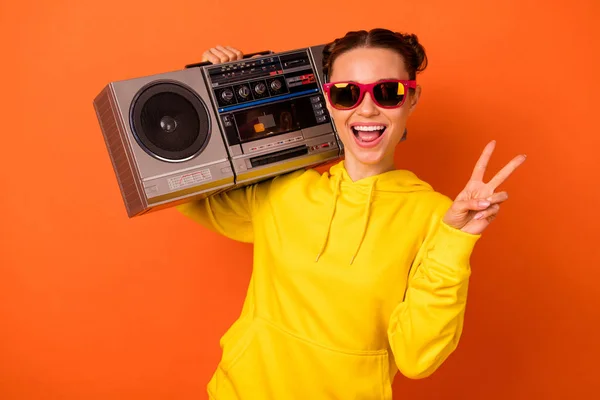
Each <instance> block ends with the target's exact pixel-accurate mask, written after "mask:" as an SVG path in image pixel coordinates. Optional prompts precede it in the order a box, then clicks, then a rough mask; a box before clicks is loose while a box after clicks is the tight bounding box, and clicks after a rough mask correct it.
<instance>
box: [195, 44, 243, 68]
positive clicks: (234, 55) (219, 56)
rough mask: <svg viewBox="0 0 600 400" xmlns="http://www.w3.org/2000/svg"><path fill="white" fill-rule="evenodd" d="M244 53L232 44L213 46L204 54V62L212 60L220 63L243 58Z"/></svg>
mask: <svg viewBox="0 0 600 400" xmlns="http://www.w3.org/2000/svg"><path fill="white" fill-rule="evenodd" d="M243 57H244V54H243V53H242V52H241V51H239V50H238V49H235V48H233V47H231V46H225V47H223V46H216V47H211V48H210V49H208V50H206V51H205V52H204V53H203V54H202V62H204V61H210V62H211V63H213V64H220V63H224V62H228V61H237V60H241V59H242V58H243Z"/></svg>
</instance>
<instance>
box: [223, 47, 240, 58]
mask: <svg viewBox="0 0 600 400" xmlns="http://www.w3.org/2000/svg"><path fill="white" fill-rule="evenodd" d="M227 49H228V50H229V51H231V52H232V53H233V54H235V55H236V58H235V59H237V60H241V59H242V58H244V54H243V53H242V52H241V51H239V50H238V49H236V48H234V47H231V46H227Z"/></svg>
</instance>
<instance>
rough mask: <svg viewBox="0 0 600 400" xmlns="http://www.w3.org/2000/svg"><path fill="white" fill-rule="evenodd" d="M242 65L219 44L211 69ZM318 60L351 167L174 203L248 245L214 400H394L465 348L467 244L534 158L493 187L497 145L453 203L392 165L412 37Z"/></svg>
mask: <svg viewBox="0 0 600 400" xmlns="http://www.w3.org/2000/svg"><path fill="white" fill-rule="evenodd" d="M241 57H242V54H241V52H239V51H238V50H236V49H233V48H230V47H229V48H225V47H221V46H218V47H216V48H213V49H210V50H208V51H207V52H206V53H205V54H204V58H205V60H209V61H211V62H213V63H218V62H223V61H229V60H236V59H240V58H241ZM323 63H324V69H325V72H326V73H327V74H328V75H329V80H330V81H331V83H328V84H326V85H325V91H326V94H327V95H326V97H327V109H328V110H329V112H330V114H331V116H332V118H333V119H334V121H335V125H336V127H337V128H338V131H339V135H340V138H341V140H342V141H343V143H344V146H345V160H344V161H342V162H339V163H337V164H335V165H334V166H333V167H331V169H330V170H329V171H328V172H325V173H323V174H319V173H318V172H316V171H315V170H307V171H297V172H294V173H290V174H286V175H283V176H279V177H277V178H274V179H271V180H269V181H265V182H262V183H259V184H255V185H252V186H249V187H246V188H241V189H236V190H234V191H231V192H228V193H222V194H219V195H216V196H214V197H211V198H209V199H205V200H202V201H198V202H195V203H188V204H185V205H181V206H179V209H180V210H181V211H182V212H183V213H184V214H185V215H187V216H189V217H191V218H192V219H194V220H195V221H197V222H199V223H201V224H203V225H204V226H206V227H208V228H210V229H212V230H214V231H216V232H218V233H220V234H222V235H225V236H227V237H229V238H231V239H234V240H238V241H242V242H252V243H253V244H254V269H253V273H252V278H251V280H250V285H249V290H248V294H247V298H246V301H245V303H244V307H243V310H242V313H241V316H240V318H239V319H238V320H237V321H236V322H235V323H234V324H233V325H232V327H231V328H230V329H229V330H228V332H227V333H226V334H225V335H224V336H223V338H222V340H221V346H222V349H223V356H222V361H221V362H220V363H219V366H218V368H217V369H216V371H215V374H214V375H213V378H212V379H211V381H210V383H209V384H208V392H209V395H210V397H211V398H212V399H218V400H229V399H269V400H270V399H277V400H281V399H286V400H287V399H302V400H307V399H311V400H315V399H391V398H392V391H391V384H392V381H393V379H394V376H395V374H396V373H397V372H398V370H399V371H400V372H401V373H402V374H404V375H405V376H407V377H410V378H423V377H426V376H429V375H430V374H432V373H433V372H434V371H435V370H436V369H437V368H438V367H439V366H440V365H441V364H442V363H443V362H444V360H446V358H447V357H448V356H449V355H450V354H451V353H452V352H453V351H454V349H455V348H456V346H457V344H458V341H459V338H460V335H461V331H462V329H463V319H464V312H465V304H466V298H467V286H468V280H469V276H470V264H469V258H470V255H471V252H472V250H473V246H474V245H475V243H476V242H477V240H478V239H479V237H480V235H481V233H482V232H483V231H484V230H485V229H486V228H487V226H488V225H489V224H490V222H491V221H492V220H493V219H494V218H495V217H496V215H497V213H498V210H499V208H500V207H499V204H500V203H502V202H503V201H505V200H506V199H507V194H506V193H505V192H499V193H496V192H495V190H496V188H497V187H498V186H499V185H500V184H501V183H502V182H503V181H504V180H505V179H506V178H507V177H508V176H509V175H510V174H511V173H512V172H513V171H514V170H515V168H517V167H518V166H519V165H520V164H521V163H522V162H523V161H524V160H525V157H524V156H518V157H516V158H515V159H513V160H512V161H511V162H510V163H509V164H507V166H506V167H504V168H503V169H502V170H501V171H500V172H499V173H498V174H497V175H496V176H495V177H494V178H493V179H492V180H491V181H490V182H488V183H484V182H483V174H484V171H485V168H486V165H487V163H488V160H489V158H490V156H491V154H492V151H493V148H494V142H491V143H490V144H488V145H487V147H486V148H485V150H484V151H483V154H482V155H481V157H480V159H479V161H478V162H477V165H476V166H475V169H474V171H473V174H472V176H471V179H470V180H469V181H468V183H467V186H466V187H465V189H464V190H463V191H462V192H461V193H460V194H459V195H458V197H457V198H456V199H455V200H454V201H451V200H450V199H449V198H447V197H446V196H444V195H442V194H440V193H437V192H435V191H434V190H433V189H432V187H431V186H430V185H428V184H427V183H425V182H423V181H421V180H420V179H419V178H417V177H416V176H415V175H414V174H413V173H411V172H409V171H405V170H399V169H396V168H395V167H394V149H395V147H396V145H397V144H398V143H399V141H400V139H401V138H402V135H403V133H404V129H405V126H406V121H407V119H408V117H409V115H410V114H411V113H412V112H413V111H414V109H415V107H416V105H417V103H418V100H419V95H420V93H421V88H420V86H418V85H416V82H415V79H416V74H417V72H420V71H422V70H423V69H424V68H425V66H426V63H427V62H426V55H425V51H424V49H423V47H422V46H421V45H420V44H419V42H418V40H417V37H416V36H414V35H405V34H400V33H394V32H391V31H388V30H383V29H375V30H372V31H370V32H365V31H361V32H350V33H348V34H347V35H345V36H344V37H343V38H341V39H338V40H335V41H334V42H332V43H331V44H329V45H328V46H327V47H326V49H325V51H324V61H323ZM382 80H385V82H383V81H382ZM352 82H353V83H352Z"/></svg>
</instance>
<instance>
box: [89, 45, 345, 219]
mask: <svg viewBox="0 0 600 400" xmlns="http://www.w3.org/2000/svg"><path fill="white" fill-rule="evenodd" d="M321 50H322V46H317V47H311V48H304V49H300V50H293V51H288V52H281V53H273V52H270V51H267V52H259V53H253V54H248V55H247V56H245V58H244V60H238V61H234V62H229V63H224V64H219V65H212V64H210V63H200V64H190V65H187V66H186V67H185V68H183V69H181V70H177V71H171V72H166V73H161V74H156V75H151V76H146V77H140V78H133V79H128V80H121V81H116V82H111V83H109V84H108V85H106V86H105V87H104V88H103V89H102V91H101V92H100V93H99V94H98V95H97V96H96V98H95V99H94V108H95V110H96V115H97V118H98V121H99V124H100V128H101V130H102V134H103V136H104V140H105V144H106V147H107V150H108V153H109V156H110V160H111V163H112V167H113V169H114V172H115V175H116V178H117V181H118V184H119V188H120V191H121V195H122V198H123V201H124V203H125V207H126V209H127V214H128V216H129V217H133V216H138V215H142V214H145V213H148V212H150V211H156V210H160V209H163V208H167V207H171V206H174V205H176V204H180V203H182V202H187V201H192V200H194V199H200V198H204V197H208V196H210V195H213V194H216V193H218V192H221V191H224V190H230V189H233V188H236V187H240V186H244V185H248V184H250V183H253V182H257V181H260V180H262V179H266V178H269V177H272V176H275V175H278V174H282V173H286V172H289V171H291V170H295V169H300V168H304V167H309V166H314V165H318V164H322V163H325V162H328V161H331V160H335V159H338V158H339V157H340V156H341V151H342V150H341V147H340V142H339V140H338V137H337V134H336V133H335V128H334V126H333V123H332V121H331V119H330V117H329V115H328V113H327V110H326V107H325V106H324V97H323V92H322V89H321V85H322V79H323V78H322V68H321V65H320V62H321V58H320V56H321Z"/></svg>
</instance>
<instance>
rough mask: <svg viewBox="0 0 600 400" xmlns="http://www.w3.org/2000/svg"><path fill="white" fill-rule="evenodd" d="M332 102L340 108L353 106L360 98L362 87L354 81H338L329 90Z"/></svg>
mask: <svg viewBox="0 0 600 400" xmlns="http://www.w3.org/2000/svg"><path fill="white" fill-rule="evenodd" d="M329 94H330V96H331V103H332V104H333V105H334V106H336V107H338V108H351V107H353V106H355V105H356V103H358V99H360V88H359V87H358V86H356V85H353V84H352V83H336V84H335V85H333V86H331V89H330V90H329Z"/></svg>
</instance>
